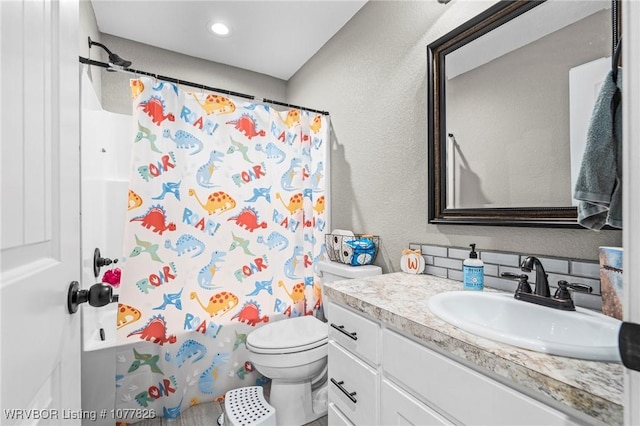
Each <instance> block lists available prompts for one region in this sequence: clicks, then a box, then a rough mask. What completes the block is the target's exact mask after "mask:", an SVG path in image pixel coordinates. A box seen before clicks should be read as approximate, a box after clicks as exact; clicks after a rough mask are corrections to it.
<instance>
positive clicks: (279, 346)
mask: <svg viewBox="0 0 640 426" xmlns="http://www.w3.org/2000/svg"><path fill="white" fill-rule="evenodd" d="M328 334H329V333H328V329H327V324H325V323H324V322H322V321H320V320H319V319H317V318H316V317H314V316H311V315H306V316H301V317H296V318H290V319H283V320H280V321H276V322H273V323H271V324H267V325H264V326H262V327H260V328H259V329H257V330H256V331H253V332H251V333H249V335H248V336H247V347H248V348H249V349H250V350H252V351H254V352H261V353H271V352H278V353H284V352H297V351H303V350H307V349H312V348H314V347H316V346H319V345H321V344H323V343H326V341H327V339H328Z"/></svg>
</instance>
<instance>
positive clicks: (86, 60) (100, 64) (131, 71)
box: [79, 56, 329, 115]
mask: <svg viewBox="0 0 640 426" xmlns="http://www.w3.org/2000/svg"><path fill="white" fill-rule="evenodd" d="M79 60H80V63H83V64H87V65H94V66H98V67H102V68H106V69H107V71H117V72H123V73H127V74H133V75H146V76H149V77H155V78H156V79H158V80H163V81H167V82H169V83H176V84H182V85H184V86H190V87H195V88H197V89H202V90H208V91H211V92H218V93H224V94H225V95H230V96H238V97H241V98H245V99H250V100H254V101H258V102H264V103H268V104H273V105H280V106H285V107H289V108H297V109H301V110H304V111H310V112H315V113H318V114H322V115H329V113H328V112H327V111H319V110H317V109H312V108H307V107H301V106H298V105H292V104H288V103H285V102H279V101H274V100H272V99H267V98H256V97H255V96H252V95H247V94H245V93H240V92H233V91H231V90H225V89H217V88H215V87H209V86H206V85H204V84H197V83H192V82H190V81H185V80H179V79H177V78H173V77H167V76H164V75H160V74H154V73H150V72H147V71H140V70H135V69H132V68H122V67H117V66H114V65H111V64H108V63H106V62H100V61H94V60H93V59H89V58H83V57H82V56H79Z"/></svg>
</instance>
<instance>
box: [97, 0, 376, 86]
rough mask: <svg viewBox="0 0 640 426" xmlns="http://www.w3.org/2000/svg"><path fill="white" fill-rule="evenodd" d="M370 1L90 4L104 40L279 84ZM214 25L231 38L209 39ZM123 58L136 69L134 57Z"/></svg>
mask: <svg viewBox="0 0 640 426" xmlns="http://www.w3.org/2000/svg"><path fill="white" fill-rule="evenodd" d="M366 2H367V0H344V1H339V0H324V1H314V0H295V1H291V0H289V1H275V0H273V1H272V0H262V1H256V0H253V1H252V0H231V1H229V0H207V1H204V0H201V1H180V0H156V1H149V0H92V1H91V3H92V5H93V10H94V12H95V15H96V21H97V24H98V29H99V30H100V32H101V33H106V34H111V35H114V36H118V37H122V38H126V39H129V40H133V41H137V42H140V43H144V44H148V45H151V46H156V47H160V48H163V49H167V50H171V51H174V52H179V53H183V54H185V55H189V56H194V57H197V58H202V59H206V60H209V61H214V62H218V63H221V64H226V65H231V66H234V67H238V68H243V69H247V70H250V71H255V72H258V73H261V74H266V75H270V76H272V77H276V78H279V79H282V80H288V79H289V78H290V77H291V76H293V74H295V73H296V71H298V69H300V68H301V67H302V66H303V65H304V64H305V63H306V62H307V60H309V58H311V57H312V56H313V55H314V54H315V53H316V52H317V51H318V50H319V49H320V48H321V47H322V46H323V45H324V44H325V43H326V42H327V41H328V40H329V39H330V38H331V37H332V36H333V35H334V34H335V33H336V32H338V31H339V30H340V28H342V27H343V26H344V25H345V24H346V23H347V22H348V21H349V19H351V17H352V16H353V15H355V14H356V13H357V12H358V10H360V8H361V7H362V6H364V4H365V3H366ZM213 21H216V22H223V23H225V24H227V25H228V26H229V27H230V28H231V34H230V35H229V36H227V37H220V36H216V35H214V34H213V33H211V32H210V31H209V29H208V28H209V24H210V23H211V22H213ZM107 47H108V46H107ZM114 53H118V52H114ZM125 59H128V60H130V61H132V62H133V64H132V65H131V67H132V68H135V57H125Z"/></svg>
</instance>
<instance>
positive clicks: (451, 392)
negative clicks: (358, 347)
mask: <svg viewBox="0 0 640 426" xmlns="http://www.w3.org/2000/svg"><path fill="white" fill-rule="evenodd" d="M382 340H383V355H382V365H383V368H384V375H385V377H389V376H390V377H393V378H394V379H395V380H397V382H398V383H402V385H403V387H404V388H406V389H407V390H409V391H411V392H412V393H413V394H414V395H416V396H419V397H420V399H422V400H424V401H425V402H426V403H428V404H429V405H430V406H432V407H434V408H435V409H437V410H438V412H440V413H444V414H446V415H447V417H449V418H452V419H455V420H456V421H457V422H460V423H463V424H469V425H472V424H485V425H505V426H511V425H514V424H520V425H547V426H552V425H557V426H567V425H573V424H576V423H577V421H576V419H574V418H573V417H570V416H569V415H567V414H565V413H562V412H560V411H558V410H555V409H554V408H552V407H550V406H549V405H546V404H544V403H542V402H540V401H537V400H535V399H533V398H530V397H528V396H526V395H525V394H523V393H521V392H519V391H517V390H515V389H513V388H510V387H507V386H505V385H503V384H502V383H499V382H497V381H495V380H493V379H491V378H489V377H488V376H486V375H484V374H480V373H478V372H477V371H475V370H472V369H470V368H467V367H465V366H463V365H462V364H460V363H458V362H455V361H453V360H451V359H450V358H448V357H446V356H443V355H440V354H438V353H436V352H434V351H432V350H430V349H428V348H427V347H425V346H423V345H421V344H418V343H416V342H414V341H412V340H409V339H407V338H406V337H404V336H401V335H400V334H398V333H395V332H392V331H390V330H388V329H385V330H384V331H383V334H382Z"/></svg>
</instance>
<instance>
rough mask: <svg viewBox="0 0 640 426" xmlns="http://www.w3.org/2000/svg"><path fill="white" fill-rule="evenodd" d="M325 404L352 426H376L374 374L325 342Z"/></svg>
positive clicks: (333, 344)
mask: <svg viewBox="0 0 640 426" xmlns="http://www.w3.org/2000/svg"><path fill="white" fill-rule="evenodd" d="M329 379H330V380H329V402H330V403H333V404H335V405H336V406H337V407H338V408H339V409H340V411H341V412H342V413H344V415H345V416H346V417H347V418H348V419H349V420H350V421H351V422H352V423H353V424H355V425H363V426H364V425H375V424H378V422H377V420H378V415H377V412H378V397H379V392H380V385H379V383H380V380H379V376H378V373H377V372H376V371H374V370H372V369H371V368H370V367H369V366H367V365H366V364H365V363H363V362H362V361H360V360H359V359H358V358H357V357H355V356H354V355H352V354H350V353H348V352H347V351H345V350H344V349H342V348H341V347H340V345H338V344H336V343H335V342H329Z"/></svg>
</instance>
